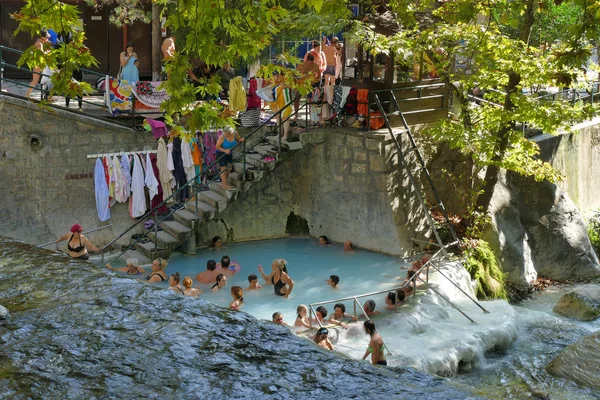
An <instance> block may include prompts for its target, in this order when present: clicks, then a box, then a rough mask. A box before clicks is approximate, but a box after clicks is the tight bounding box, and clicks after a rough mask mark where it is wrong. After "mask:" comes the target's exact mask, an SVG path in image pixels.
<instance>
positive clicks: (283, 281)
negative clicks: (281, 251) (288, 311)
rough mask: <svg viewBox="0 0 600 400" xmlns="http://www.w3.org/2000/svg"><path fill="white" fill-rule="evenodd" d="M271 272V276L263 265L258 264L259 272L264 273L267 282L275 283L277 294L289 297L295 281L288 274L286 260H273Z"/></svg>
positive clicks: (274, 287) (268, 283)
mask: <svg viewBox="0 0 600 400" xmlns="http://www.w3.org/2000/svg"><path fill="white" fill-rule="evenodd" d="M271 269H272V271H271V273H270V274H269V276H267V275H265V273H264V271H263V267H262V265H259V266H258V272H260V274H261V275H262V277H263V279H264V280H265V284H267V285H273V289H274V290H275V294H276V295H277V296H282V297H286V298H287V297H288V296H289V295H290V293H292V289H293V288H294V281H293V280H292V278H290V277H289V276H288V274H287V267H286V261H285V260H273V263H272V264H271Z"/></svg>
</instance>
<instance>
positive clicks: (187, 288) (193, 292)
mask: <svg viewBox="0 0 600 400" xmlns="http://www.w3.org/2000/svg"><path fill="white" fill-rule="evenodd" d="M192 283H193V281H192V278H190V277H189V276H186V277H185V278H183V287H184V289H183V294H184V295H186V296H190V297H198V296H200V290H199V289H196V288H193V287H192Z"/></svg>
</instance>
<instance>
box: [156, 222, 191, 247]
mask: <svg viewBox="0 0 600 400" xmlns="http://www.w3.org/2000/svg"><path fill="white" fill-rule="evenodd" d="M160 227H161V228H163V230H164V231H166V232H167V233H168V234H169V235H171V236H173V237H174V238H175V239H177V241H178V242H182V241H184V240H185V239H186V237H187V236H189V234H190V232H191V231H192V230H191V229H190V228H188V227H187V226H185V225H184V224H182V223H181V222H178V221H164V222H162V223H161V224H160Z"/></svg>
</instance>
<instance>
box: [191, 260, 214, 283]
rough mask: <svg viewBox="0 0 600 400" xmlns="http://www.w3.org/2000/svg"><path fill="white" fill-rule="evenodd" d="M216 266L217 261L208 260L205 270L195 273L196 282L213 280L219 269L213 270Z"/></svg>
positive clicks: (210, 281)
mask: <svg viewBox="0 0 600 400" xmlns="http://www.w3.org/2000/svg"><path fill="white" fill-rule="evenodd" d="M216 268H217V262H216V261H215V260H208V261H207V262H206V271H202V272H199V273H198V275H196V282H198V283H203V284H205V285H207V284H210V283H212V282H214V281H215V277H216V276H217V275H219V273H220V272H219V271H215V270H216Z"/></svg>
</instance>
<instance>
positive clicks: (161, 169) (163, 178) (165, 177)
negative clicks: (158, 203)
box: [156, 138, 174, 201]
mask: <svg viewBox="0 0 600 400" xmlns="http://www.w3.org/2000/svg"><path fill="white" fill-rule="evenodd" d="M168 158H169V156H168V150H167V145H166V143H165V141H164V139H163V138H160V139H158V151H157V153H156V164H157V166H158V179H159V180H160V183H161V185H162V190H163V198H162V200H166V199H167V198H169V197H171V195H172V194H173V192H172V191H171V181H173V180H174V179H173V174H172V173H171V171H170V170H169V167H168ZM171 201H172V200H171Z"/></svg>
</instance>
